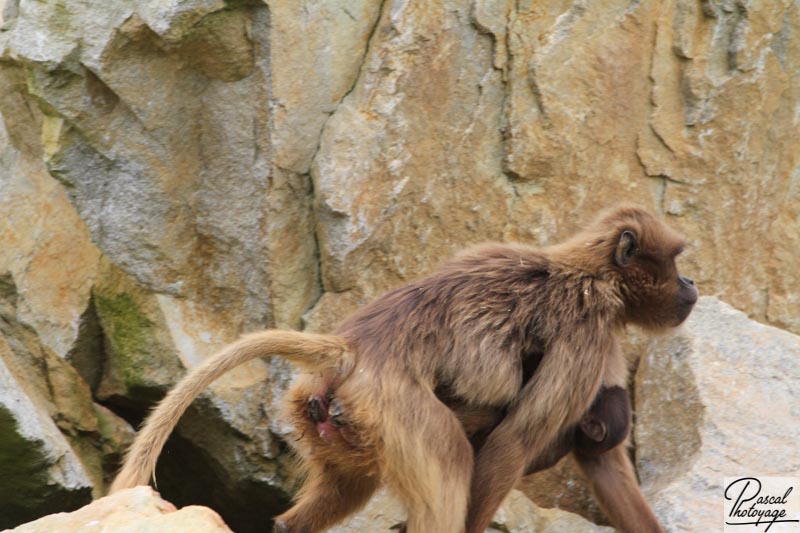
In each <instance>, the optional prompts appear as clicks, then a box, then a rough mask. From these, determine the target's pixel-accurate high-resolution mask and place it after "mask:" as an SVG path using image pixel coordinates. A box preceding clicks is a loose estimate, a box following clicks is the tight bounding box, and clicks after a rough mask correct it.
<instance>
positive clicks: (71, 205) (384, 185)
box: [0, 0, 800, 531]
mask: <svg viewBox="0 0 800 533" xmlns="http://www.w3.org/2000/svg"><path fill="white" fill-rule="evenodd" d="M798 31H800V4H798V3H797V2H792V1H789V0H786V1H775V2H745V1H744V0H723V1H698V0H694V1H689V0H661V1H653V2H630V1H627V0H626V1H611V0H609V1H605V0H603V1H574V2H566V1H563V0H558V1H536V2H532V1H511V0H493V1H488V0H464V1H458V0H443V1H441V2H406V1H390V0H330V1H326V2H298V1H295V0H285V1H284V0H265V1H263V2H259V1H256V0H252V1H223V0H180V1H179V0H171V1H166V2H164V1H155V0H149V1H133V0H117V1H114V2H103V1H99V0H87V1H77V0H65V1H59V2H33V1H28V0H4V1H3V0H0V213H2V216H0V237H1V239H0V242H1V243H2V246H0V317H1V319H0V333H1V334H2V336H0V362H1V363H2V364H0V381H2V382H3V383H4V385H3V388H2V391H3V392H2V393H1V395H3V397H2V398H0V426H2V428H3V431H2V434H3V435H7V437H0V439H2V440H0V471H3V470H2V468H5V466H4V465H6V464H13V465H15V468H16V467H18V468H17V469H16V470H14V472H16V474H15V475H17V476H18V477H17V478H16V479H20V477H24V478H25V479H26V485H25V486H26V487H29V488H26V489H25V490H21V489H19V490H18V487H19V485H17V484H14V483H8V482H7V481H6V480H10V479H15V478H12V477H7V476H0V494H2V495H4V496H3V497H2V498H0V502H12V503H10V504H9V509H12V508H13V509H14V511H13V512H14V514H11V512H10V511H8V512H6V511H5V510H0V516H2V517H3V518H5V517H7V516H9V517H12V518H10V519H7V522H6V523H0V526H9V525H13V524H16V523H19V522H22V521H25V520H29V519H32V518H35V517H37V516H40V515H41V514H45V513H47V512H51V511H57V510H64V509H72V508H75V507H77V506H79V505H81V504H82V503H86V502H88V501H89V499H90V498H91V497H92V495H94V496H95V497H96V496H100V495H102V494H103V492H104V490H105V487H106V483H107V481H108V479H109V476H110V475H111V473H112V472H113V469H114V467H115V465H116V463H117V461H118V458H119V453H120V450H121V449H122V448H123V447H124V445H125V444H126V443H127V442H128V441H129V439H130V432H131V430H130V424H134V425H135V424H136V423H138V421H140V420H141V418H142V417H143V416H144V413H145V412H146V409H147V407H148V406H149V405H151V404H152V402H153V401H155V400H156V399H157V398H158V397H160V395H161V394H163V393H164V391H165V390H166V388H167V387H168V386H169V385H170V384H171V383H173V382H174V381H175V380H176V379H177V378H178V377H179V376H180V375H181V373H182V372H183V371H184V369H185V368H191V367H192V366H194V365H196V364H197V363H198V362H199V361H201V360H202V359H203V358H204V357H205V356H207V355H209V354H210V353H212V352H213V351H214V350H216V349H217V348H218V347H220V346H221V345H223V344H225V343H226V342H228V341H230V340H232V339H233V338H235V337H236V336H237V335H238V334H239V333H240V332H242V331H245V330H252V329H258V328H262V327H266V326H278V327H294V328H303V329H308V330H315V331H321V330H327V329H329V328H330V327H332V326H333V325H334V324H335V323H336V322H337V321H338V320H340V319H341V318H342V317H343V316H344V315H345V314H346V313H348V312H349V311H351V310H353V309H355V308H356V307H357V306H359V305H361V304H362V303H364V302H366V301H368V300H369V299H371V298H373V297H374V296H376V295H378V294H380V293H381V292H383V291H384V290H386V289H388V288H389V287H392V286H394V285H396V284H398V283H402V282H403V281H406V280H408V279H411V278H413V277H414V276H416V275H418V274H422V273H425V272H428V271H429V270H430V269H431V268H433V266H435V264H436V263H438V262H439V261H441V260H443V259H444V258H446V257H447V256H449V255H450V254H451V253H452V252H454V251H455V250H458V249H460V248H463V247H464V246H467V245H469V244H472V243H476V242H481V241H486V240H519V241H523V242H528V243H532V244H534V245H546V244H549V243H552V242H555V241H557V240H558V239H560V238H563V237H564V236H566V235H568V234H569V233H570V232H572V231H574V230H575V229H576V228H577V227H578V226H579V225H580V224H582V223H584V222H585V221H586V220H587V219H589V218H591V216H592V214H593V213H594V212H595V211H596V210H598V209H600V208H603V207H606V206H608V205H610V204H613V203H616V202H618V201H621V200H627V201H634V202H638V203H640V204H643V205H646V206H649V207H652V208H654V209H656V210H658V211H661V212H662V213H663V214H664V215H665V217H666V218H667V220H668V222H669V223H670V224H671V225H673V226H675V227H677V228H679V229H680V230H682V231H683V232H684V233H685V234H686V235H687V236H688V238H689V242H690V246H689V247H688V249H687V251H686V253H685V254H684V256H685V257H684V259H683V260H682V268H683V269H684V270H685V272H686V273H687V274H688V275H691V276H692V277H694V278H695V280H696V281H697V283H698V285H699V286H700V288H701V292H702V293H704V294H714V295H716V296H719V297H720V298H721V299H723V300H725V301H727V302H729V303H731V304H733V305H734V306H735V307H737V308H739V309H742V310H744V311H745V312H746V313H747V314H748V315H749V316H750V317H751V318H754V319H756V320H759V321H761V322H766V323H770V324H772V325H774V326H778V327H780V328H783V329H787V330H789V331H792V332H794V333H800V284H799V283H798V280H797V272H798V270H799V267H800V229H798V228H800V170H798V169H800V166H799V165H798V164H799V163H800V161H798V157H800V146H798V143H800V135H798V133H800V131H799V128H800V126H799V125H798V121H799V120H800V119H798V113H797V109H798V106H800V78H799V76H800V41H798V39H796V38H795V37H796V33H797V32H798ZM709 312H710V311H709ZM742 320H744V318H742ZM743 323H744V322H743ZM747 324H751V323H749V322H748V323H747ZM748 327H750V326H748ZM752 327H756V326H755V325H752ZM709 329H711V326H709ZM770 335H771V334H770ZM776 335H778V333H776ZM734 348H736V347H735V346H733V347H728V348H725V350H723V351H722V352H721V353H724V354H728V353H729V349H730V350H733V349H734ZM660 349H663V350H664V352H658V353H669V354H678V355H679V354H681V353H686V352H685V350H684V348H681V347H680V346H678V345H665V347H662V348H660ZM652 350H656V349H655V348H653V349H652ZM652 350H651V351H647V350H644V351H645V352H647V353H657V350H656V351H652ZM640 351H641V350H640ZM676 357H677V356H676ZM783 361H784V362H783V363H782V364H785V365H788V366H789V368H790V369H791V371H790V372H788V373H789V375H792V376H794V378H793V379H797V376H796V371H795V370H794V369H796V368H797V366H796V365H797V363H796V361H793V360H792V359H785V360H783ZM686 365H689V366H686ZM680 368H681V369H682V370H680V369H679V370H680V372H684V371H685V372H690V373H691V372H694V371H695V369H697V370H698V371H699V369H700V368H701V367H700V366H698V367H692V366H691V364H690V363H686V364H685V365H684V366H682V367H680ZM676 371H678V370H676V369H675V368H671V367H670V368H664V367H663V364H662V363H658V361H657V360H651V359H646V360H645V363H643V366H642V367H641V369H640V372H639V373H638V374H637V377H636V380H637V381H636V383H637V385H636V386H637V387H641V391H640V390H639V389H638V388H637V390H636V398H637V409H645V410H646V411H647V412H648V413H652V415H648V416H652V417H653V418H652V420H654V422H653V423H652V425H650V426H648V427H645V426H642V428H641V429H637V432H638V431H643V432H644V433H641V437H640V436H639V435H640V434H639V433H637V436H636V441H637V445H638V444H639V443H640V442H641V443H642V446H644V443H645V442H648V441H647V438H646V435H654V434H655V433H653V432H656V431H658V428H660V427H662V425H664V424H666V423H667V422H668V421H669V420H671V419H672V418H668V419H667V420H662V419H660V418H659V415H658V406H659V403H658V402H657V401H656V398H658V394H660V391H663V390H665V389H664V387H666V386H667V385H665V383H666V384H670V383H673V381H674V372H676ZM643 372H647V374H643ZM643 376H644V377H643ZM289 378H290V370H289V368H288V367H287V365H285V364H284V363H282V362H280V361H275V362H270V363H262V362H260V361H259V362H253V363H252V364H250V365H247V366H245V367H244V368H241V369H238V370H237V371H236V372H233V373H231V374H230V375H229V376H226V377H225V378H224V379H223V380H221V381H220V383H218V384H216V385H215V386H214V387H213V390H212V391H211V393H210V394H209V395H207V396H206V397H204V398H203V399H202V400H201V401H199V402H197V403H196V405H195V406H194V407H193V408H192V410H191V411H190V412H189V413H188V414H187V416H186V419H185V420H184V422H182V424H181V426H180V428H179V431H178V435H177V437H176V438H175V439H173V441H172V442H171V444H170V448H169V450H168V451H169V453H168V454H167V455H166V457H165V459H164V461H163V462H162V467H161V471H160V473H159V480H160V488H161V489H162V492H163V493H164V494H165V495H166V496H167V497H168V498H169V499H171V500H172V501H175V502H176V503H178V504H182V503H203V504H208V505H211V506H213V507H214V508H215V509H217V510H219V511H220V512H221V513H222V514H223V516H224V517H225V518H226V519H227V520H228V522H229V523H230V525H231V527H233V528H234V529H236V530H237V531H239V530H242V531H244V530H246V527H247V525H248V524H249V525H250V526H251V527H255V528H257V527H261V526H263V524H259V523H257V520H254V519H253V518H252V509H258V510H259V516H260V517H262V518H263V521H264V523H266V522H267V521H268V517H269V516H270V515H271V514H273V512H276V511H277V510H278V509H279V508H281V507H282V506H283V505H285V504H286V501H287V495H288V494H289V493H290V491H291V481H290V479H289V478H290V476H289V474H288V469H287V466H288V463H289V460H288V459H287V457H286V454H285V444H284V443H283V441H282V440H281V436H282V435H285V433H286V430H287V428H286V427H285V426H284V425H283V422H282V421H281V420H280V419H279V418H278V417H276V416H275V415H276V413H277V410H276V408H277V404H278V400H279V399H280V396H281V391H282V390H283V389H284V387H285V386H286V384H287V382H288V380H289ZM687 379H688V378H687ZM692 379H695V378H692ZM715 379H717V378H715V375H713V374H712V375H707V374H705V373H704V374H703V375H702V376H700V377H697V378H696V379H695V382H696V383H699V384H701V385H696V387H697V390H699V391H701V392H702V391H707V390H709V388H710V389H714V385H713V384H714V381H715ZM720 379H721V378H720ZM690 381H691V380H690ZM677 383H684V382H683V381H681V380H680V379H679V380H678V381H677ZM686 383H689V381H687V382H686ZM693 383H694V382H693ZM792 383H794V382H792ZM675 386H678V385H675ZM680 386H683V385H680ZM686 386H688V385H686ZM754 386H755V385H754ZM6 391H10V392H6ZM698 394H700V393H698ZM699 398H700V399H699V400H698V401H700V402H701V403H702V402H703V401H705V400H704V398H706V397H705V396H702V394H701V395H700V396H699ZM639 402H642V403H639ZM703 405H705V404H703ZM651 409H652V410H651ZM714 409H723V407H722V405H720V406H718V407H717V408H714V407H710V406H706V407H704V410H703V409H700V411H698V412H699V413H706V414H708V413H711V415H713V416H723V415H722V414H721V411H720V412H717V411H715V410H714ZM711 415H709V416H711ZM750 415H752V416H753V417H754V418H757V417H758V414H757V413H751V414H750ZM750 415H748V416H750ZM784 415H785V416H787V417H789V416H794V414H792V413H783V414H782V416H784ZM697 416H700V414H698V415H697ZM703 416H705V415H703ZM698 420H699V419H698ZM688 423H689V422H687V424H688ZM756 423H757V422H756V421H755V420H754V421H753V424H756ZM698 424H699V422H698ZM664 427H671V426H664ZM687 427H688V426H687ZM691 427H693V428H695V427H700V426H698V425H697V424H695V425H693V426H691ZM795 427H796V426H795ZM637 428H638V426H637ZM687 431H689V430H687ZM692 431H695V430H694V429H692V430H691V431H690V433H691V432H692ZM697 431H700V430H699V429H698V430H697ZM692 434H694V433H692ZM656 440H658V439H656ZM698 442H699V444H698V445H697V446H698V450H702V449H703V446H704V442H705V441H704V440H703V439H702V438H699V441H698ZM720 445H721V444H720ZM765 445H767V446H771V447H774V448H775V449H776V450H777V453H781V451H782V450H784V449H785V446H786V445H787V444H786V442H784V441H783V440H780V439H778V438H777V437H776V438H775V439H772V438H766V440H765ZM638 453H639V451H638V448H637V454H638ZM641 453H643V454H644V455H641V456H640V457H641V458H642V459H641V460H642V461H643V462H642V463H641V467H642V468H643V469H644V470H643V471H642V476H643V477H642V479H643V481H645V482H646V481H648V480H656V479H662V478H660V477H659V476H660V475H663V476H667V477H669V476H671V475H672V474H667V473H668V472H678V471H680V475H689V474H687V472H689V470H687V469H685V468H684V469H683V470H681V468H678V469H677V470H676V469H675V468H674V465H672V464H671V463H669V461H667V462H666V463H663V462H659V460H651V459H646V458H648V457H649V458H652V457H657V458H658V457H661V456H662V455H663V453H662V452H653V453H654V454H655V455H647V452H646V451H644V449H643V450H642V452H641ZM693 453H694V452H693ZM697 453H700V452H697ZM6 458H8V459H6ZM754 461H756V460H755V459H754ZM758 465H759V463H757V461H756V462H754V463H753V467H754V468H755V467H757V466H758ZM560 468H561V469H562V470H564V471H563V472H562V471H559V472H558V473H557V475H556V477H555V483H556V486H558V487H563V486H564V485H565V483H564V477H567V478H568V479H570V480H572V477H571V476H572V474H571V473H570V472H569V466H568V465H566V466H564V465H562V466H561V467H560ZM792 468H793V469H794V470H792ZM775 470H776V472H777V470H780V469H779V468H777V466H776V468H775ZM798 470H800V467H799V466H798V465H797V464H794V463H793V464H787V470H786V471H785V472H784V473H786V474H791V473H792V472H797V471H798ZM32 473H35V475H33V474H32ZM645 473H646V474H647V475H645ZM651 474H652V476H651ZM551 475H553V474H552V473H551ZM187 476H192V479H193V480H194V481H193V482H192V483H185V479H186V478H187ZM648 476H650V477H648ZM678 477H680V476H678ZM663 479H666V477H665V478H663ZM663 479H662V481H659V482H658V483H655V485H654V486H659V487H661V488H664V487H666V483H667V482H666V481H663ZM676 479H677V478H676ZM672 481H674V480H672ZM672 481H670V482H672ZM27 482H30V483H29V484H28V483H27ZM570 483H572V484H571V485H570V487H574V488H571V489H570V491H567V493H563V494H562V493H560V492H559V493H558V494H556V493H555V492H554V491H553V490H549V489H548V490H546V491H541V490H539V492H537V490H536V489H534V488H531V489H530V491H529V493H530V494H533V495H534V496H535V497H536V498H537V501H539V502H540V503H543V504H547V505H553V504H557V505H561V506H563V507H568V508H571V509H573V510H578V511H580V512H582V513H583V514H584V515H585V516H588V517H590V518H593V519H599V515H598V513H597V510H596V509H594V510H593V509H592V508H591V507H590V506H589V504H588V503H587V496H586V494H585V493H583V492H581V490H582V489H581V488H580V485H579V483H578V482H573V481H570ZM535 485H536V486H539V487H542V486H548V485H546V484H544V483H543V482H540V483H535ZM208 486H214V487H219V489H218V490H214V491H209V490H207V489H206V488H204V487H208ZM46 491H50V492H46ZM543 493H546V494H543ZM6 494H8V495H9V496H8V498H6V496H5V495H6ZM43 494H51V495H52V496H49V497H48V498H46V500H47V502H48V503H47V504H46V505H45V504H44V503H42V502H38V501H35V498H33V496H30V495H38V496H39V497H40V496H41V495H43ZM665 501H666V500H665ZM570 502H571V503H570ZM0 505H2V504H0ZM665 505H666V504H665ZM665 508H666V507H665Z"/></svg>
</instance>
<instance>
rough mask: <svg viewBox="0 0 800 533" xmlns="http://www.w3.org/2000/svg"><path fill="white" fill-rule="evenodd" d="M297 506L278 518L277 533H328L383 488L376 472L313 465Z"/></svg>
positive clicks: (276, 519)
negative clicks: (330, 528) (323, 532)
mask: <svg viewBox="0 0 800 533" xmlns="http://www.w3.org/2000/svg"><path fill="white" fill-rule="evenodd" d="M310 469H311V471H310V472H309V474H308V477H307V478H306V481H305V483H304V484H303V486H302V488H301V489H300V491H299V493H298V495H297V498H296V503H295V505H294V506H293V507H292V508H291V509H289V510H288V511H286V512H285V513H283V514H282V515H280V516H278V517H276V518H275V529H274V531H275V533H314V532H317V531H324V530H325V529H327V528H329V527H331V526H332V525H334V524H336V523H338V522H340V521H341V520H343V519H344V518H345V517H346V516H348V515H349V514H351V513H354V512H356V511H358V510H359V509H360V508H361V507H363V506H364V505H365V504H366V503H367V501H369V498H370V496H372V494H373V493H374V492H375V490H377V488H378V486H379V485H380V479H379V476H377V475H375V472H370V471H367V470H364V469H363V468H360V467H353V468H348V467H346V466H343V465H336V466H333V465H330V464H316V463H312V464H311V465H310Z"/></svg>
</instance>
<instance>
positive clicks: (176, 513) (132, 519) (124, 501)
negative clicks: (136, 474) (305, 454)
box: [11, 487, 613, 533]
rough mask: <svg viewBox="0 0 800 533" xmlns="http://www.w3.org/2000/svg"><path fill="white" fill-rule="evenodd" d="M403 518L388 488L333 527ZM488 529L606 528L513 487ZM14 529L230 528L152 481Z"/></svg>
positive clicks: (69, 532)
mask: <svg viewBox="0 0 800 533" xmlns="http://www.w3.org/2000/svg"><path fill="white" fill-rule="evenodd" d="M404 521H405V511H404V510H403V509H402V507H401V506H400V505H399V504H398V503H397V501H396V500H394V499H393V498H392V497H391V496H389V495H388V494H387V493H386V491H381V492H380V493H378V494H377V495H376V496H375V497H374V498H373V499H372V501H370V503H369V504H368V505H367V507H366V508H365V509H364V510H363V511H361V512H360V513H359V514H357V515H356V516H354V517H353V518H351V519H350V520H348V521H347V522H346V523H344V524H343V525H341V526H338V527H335V528H333V529H331V530H330V533H371V532H376V531H386V532H390V531H395V530H396V526H398V525H399V524H401V523H403V522H404ZM493 526H496V527H491V528H489V529H488V530H487V531H489V532H495V533H496V532H500V531H502V532H507V533H523V532H529V531H538V532H542V533H556V532H560V531H570V532H573V533H604V532H609V533H610V532H611V531H613V530H612V529H611V528H608V527H602V526H597V525H595V524H592V523H591V522H588V521H587V520H585V519H583V518H581V517H580V516H578V515H575V514H572V513H568V512H565V511H559V510H557V509H541V508H539V507H537V506H536V504H534V503H533V502H531V501H530V500H529V499H528V498H527V497H526V496H525V495H524V494H522V493H521V492H518V491H514V492H512V493H511V495H510V496H509V497H508V499H506V501H505V503H504V504H503V507H502V508H501V509H500V511H498V513H497V516H496V517H495V522H494V523H493ZM11 531H13V532H14V533H73V532H75V531H81V532H92V531H96V532H101V531H102V532H103V533H162V532H163V533H181V532H186V533H190V532H191V533H197V532H203V533H214V532H223V531H227V532H230V531H231V530H230V529H229V528H228V526H226V525H225V523H224V522H223V521H222V519H221V518H220V517H219V515H218V514H217V513H215V512H214V511H212V510H211V509H209V508H208V507H201V506H198V505H192V506H189V507H184V508H183V509H180V510H177V509H176V508H175V506H174V505H172V504H171V503H169V502H168V501H166V500H164V499H162V498H161V496H160V495H159V494H158V493H157V492H156V491H154V490H153V489H152V488H150V487H136V488H134V489H127V490H122V491H120V492H117V493H116V494H114V495H112V496H106V497H105V498H101V499H99V500H97V501H95V502H93V503H91V504H89V505H87V506H85V507H83V508H81V509H78V510H77V511H75V512H73V513H59V514H54V515H50V516H45V517H44V518H40V519H39V520H36V521H35V522H30V523H28V524H23V525H21V526H19V527H18V528H16V529H13V530H11Z"/></svg>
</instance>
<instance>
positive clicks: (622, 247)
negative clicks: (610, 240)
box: [614, 229, 637, 267]
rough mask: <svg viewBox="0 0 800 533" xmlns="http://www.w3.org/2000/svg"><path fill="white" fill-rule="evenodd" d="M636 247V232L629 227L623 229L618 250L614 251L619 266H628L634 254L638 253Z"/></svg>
mask: <svg viewBox="0 0 800 533" xmlns="http://www.w3.org/2000/svg"><path fill="white" fill-rule="evenodd" d="M636 247H637V242H636V234H635V233H633V232H632V231H631V230H627V229H626V230H625V231H623V232H622V235H620V236H619V242H618V243H617V251H616V253H614V262H615V263H616V264H617V266H621V267H624V266H628V264H630V262H631V259H632V258H633V256H634V254H636Z"/></svg>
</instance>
